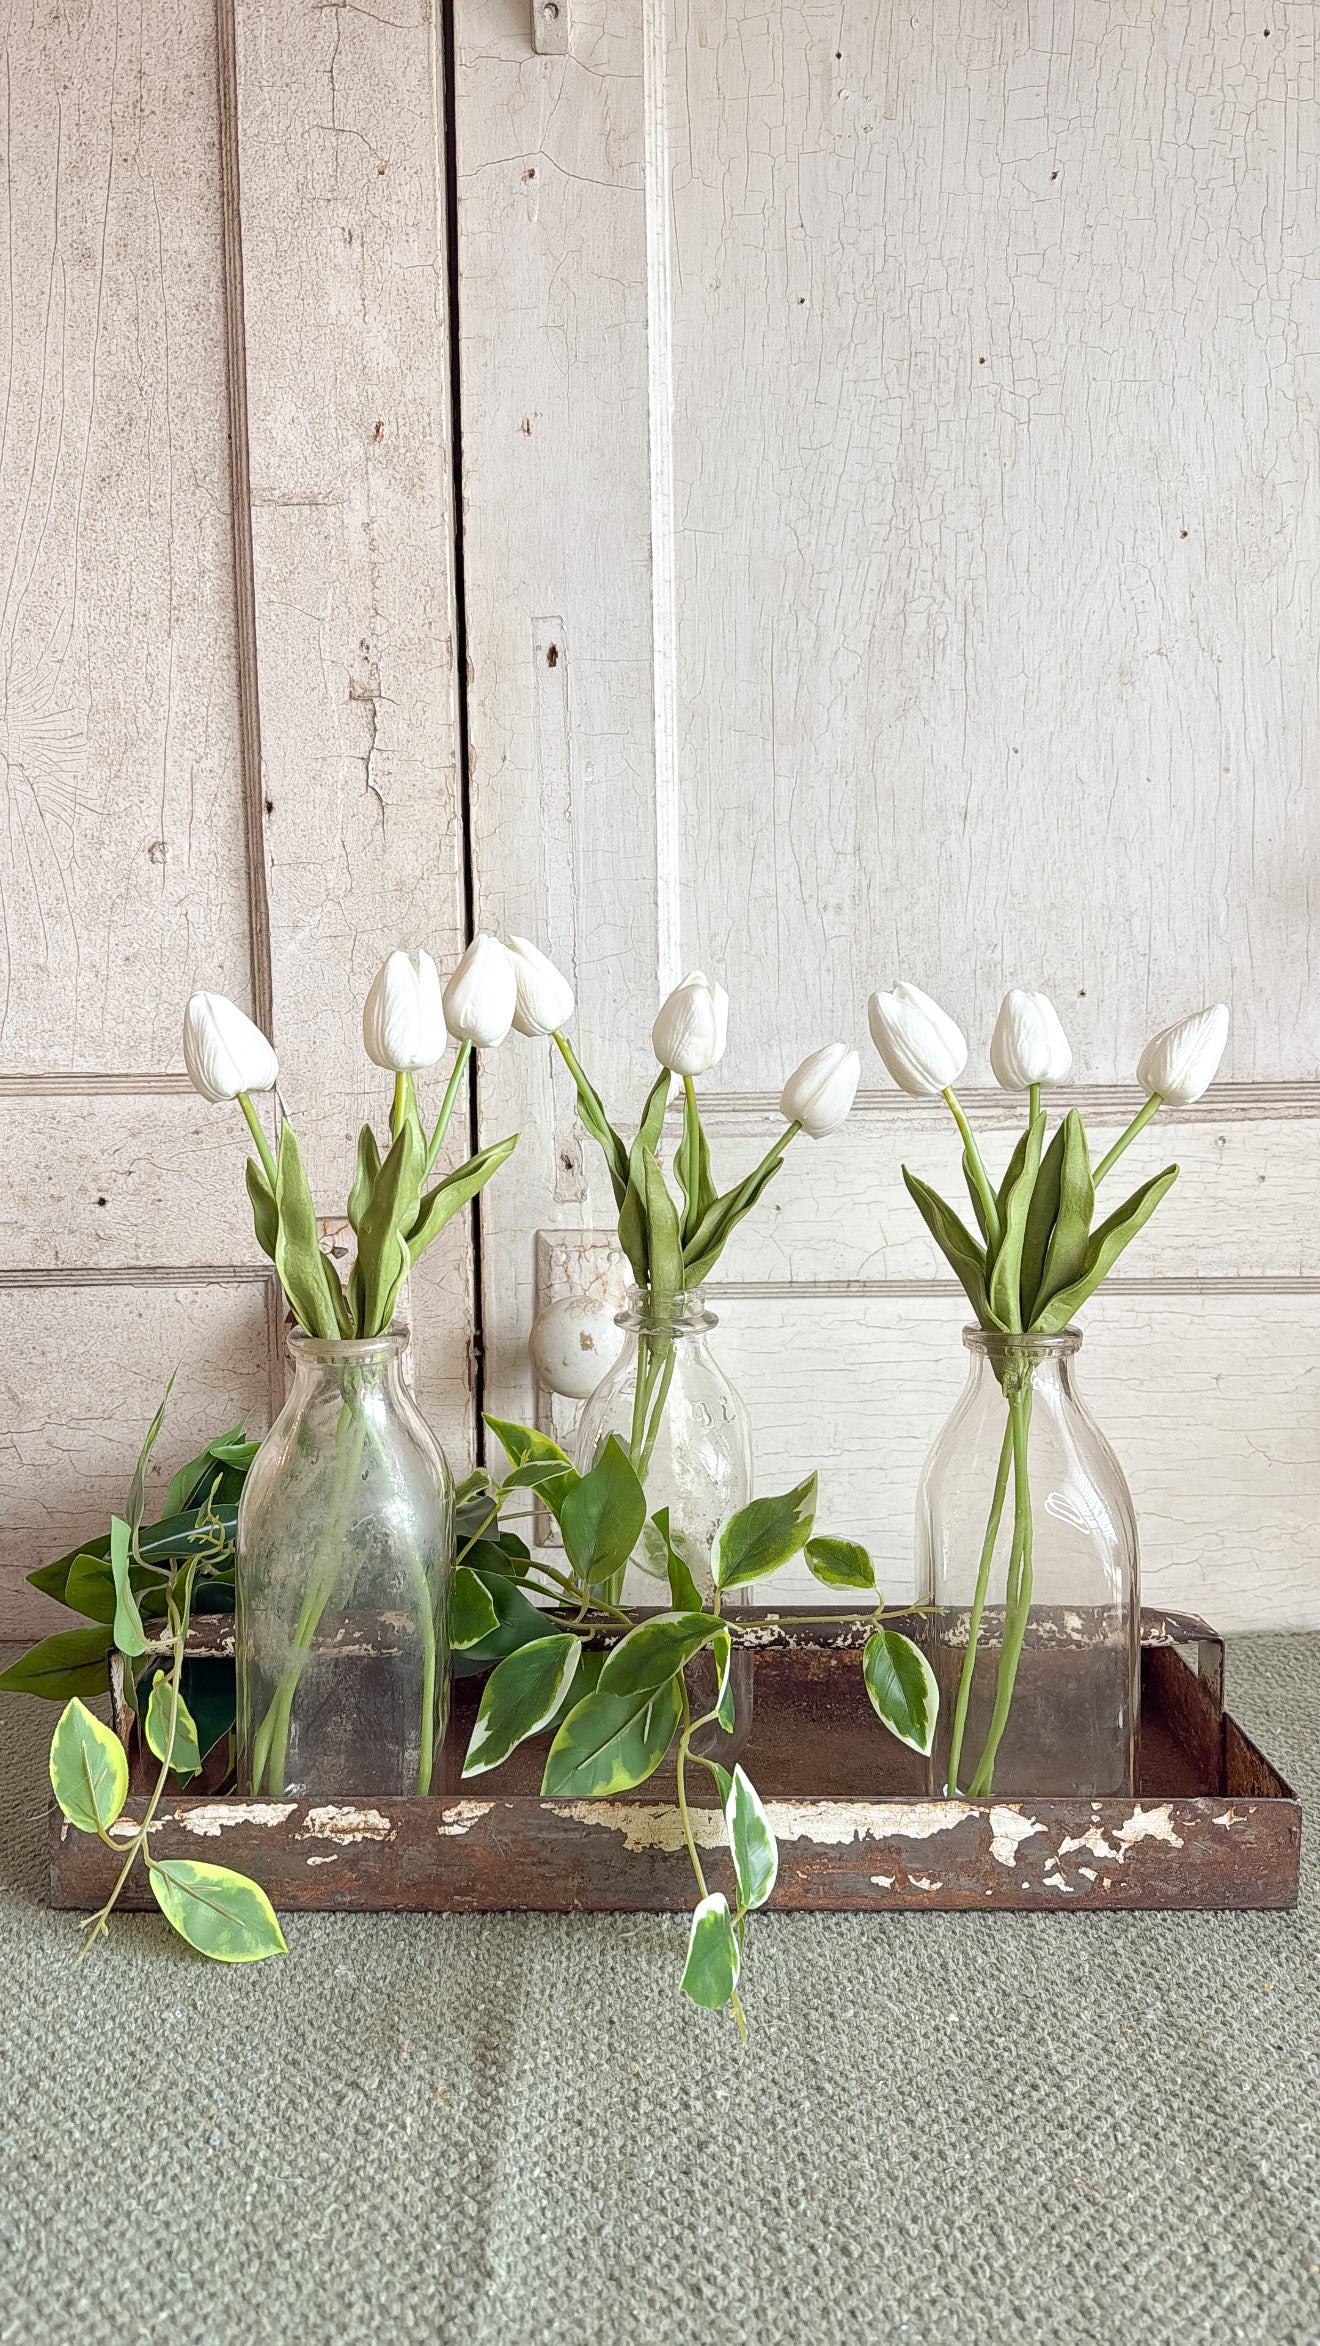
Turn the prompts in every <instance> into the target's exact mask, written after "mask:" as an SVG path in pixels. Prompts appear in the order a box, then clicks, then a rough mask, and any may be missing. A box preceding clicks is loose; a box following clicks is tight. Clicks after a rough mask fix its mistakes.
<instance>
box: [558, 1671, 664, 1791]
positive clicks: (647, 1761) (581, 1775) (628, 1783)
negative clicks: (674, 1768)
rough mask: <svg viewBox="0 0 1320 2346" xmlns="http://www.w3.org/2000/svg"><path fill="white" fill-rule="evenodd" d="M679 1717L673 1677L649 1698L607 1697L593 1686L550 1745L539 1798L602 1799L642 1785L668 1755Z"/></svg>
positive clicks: (644, 1694)
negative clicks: (592, 1690) (593, 1690)
mask: <svg viewBox="0 0 1320 2346" xmlns="http://www.w3.org/2000/svg"><path fill="white" fill-rule="evenodd" d="M682 1715H683V1700H682V1695H681V1693H680V1690H679V1681H678V1679H677V1678H670V1679H667V1680H666V1682H665V1684H664V1685H663V1686H661V1687H660V1688H659V1689H658V1691H657V1692H655V1693H654V1694H650V1693H643V1694H609V1693H607V1692H606V1691H605V1690H604V1688H602V1687H598V1688H597V1689H596V1691H595V1693H593V1694H587V1695H584V1696H583V1698H582V1700H581V1702H579V1703H575V1704H574V1706H573V1708H572V1710H571V1711H570V1712H569V1714H568V1717H567V1718H566V1719H565V1721H564V1724H563V1726H562V1727H561V1728H560V1730H559V1733H558V1734H557V1735H556V1737H555V1739H554V1742H553V1743H552V1744H551V1746H550V1753H549V1757H548V1758H547V1760H546V1763H545V1774H544V1776H543V1777H542V1779H541V1796H542V1798H543V1799H545V1800H574V1799H599V1798H607V1797H608V1796H609V1795H610V1794H611V1793H615V1792H627V1791H630V1790H631V1788H632V1786H633V1785H634V1784H642V1783H644V1782H645V1780H646V1778H647V1777H648V1776H652V1775H654V1773H655V1771H656V1769H657V1768H658V1767H659V1765H660V1762H661V1761H662V1759H663V1758H664V1756H665V1754H666V1752H667V1751H668V1749H669V1746H670V1744H671V1743H672V1742H673V1740H674V1735H675V1732H676V1730H677V1728H678V1724H679V1721H680V1719H681V1718H682Z"/></svg>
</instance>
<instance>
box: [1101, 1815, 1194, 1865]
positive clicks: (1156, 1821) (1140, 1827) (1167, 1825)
mask: <svg viewBox="0 0 1320 2346" xmlns="http://www.w3.org/2000/svg"><path fill="white" fill-rule="evenodd" d="M1114 1839H1115V1840H1116V1841H1121V1842H1122V1844H1123V1849H1124V1851H1125V1852H1126V1851H1127V1850H1129V1849H1130V1848H1131V1847H1132V1845H1133V1843H1134V1842H1136V1841H1167V1843H1168V1845H1169V1847H1170V1849H1181V1848H1182V1835H1181V1833H1175V1831H1174V1829H1173V1820H1172V1818H1171V1816H1170V1814H1169V1803H1168V1801H1167V1800H1166V1801H1165V1802H1164V1803H1163V1805H1162V1806H1161V1807H1159V1808H1134V1809H1133V1811H1132V1814H1131V1816H1130V1817H1128V1818H1126V1819H1125V1821H1124V1822H1123V1823H1122V1824H1121V1825H1120V1826H1119V1827H1118V1830H1117V1831H1116V1833H1115V1835H1114ZM1122 1862H1123V1860H1122V1857H1120V1858H1119V1864H1120V1865H1121V1864H1122Z"/></svg>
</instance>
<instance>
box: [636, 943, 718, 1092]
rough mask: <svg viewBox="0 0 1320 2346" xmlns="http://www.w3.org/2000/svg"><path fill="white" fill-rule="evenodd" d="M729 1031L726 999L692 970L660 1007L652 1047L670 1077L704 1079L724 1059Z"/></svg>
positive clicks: (698, 973) (699, 974)
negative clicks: (668, 1071) (703, 1076)
mask: <svg viewBox="0 0 1320 2346" xmlns="http://www.w3.org/2000/svg"><path fill="white" fill-rule="evenodd" d="M728 1030H729V997H728V995H727V994H726V993H725V991H724V988H723V986H716V985H712V984H711V982H710V979H709V978H708V977H707V976H706V973H705V971H704V970H700V969H694V970H693V972H692V974H691V976H690V977H685V978H684V980H683V983H682V985H681V986H675V988H674V991H673V993H672V994H670V995H669V997H668V998H667V1000H666V1001H664V1002H662V1004H661V1006H660V1015H659V1017H658V1018H657V1019H656V1022H655V1025H654V1026H653V1027H652V1029H651V1043H652V1047H653V1049H654V1051H655V1055H656V1058H657V1059H658V1060H659V1062H660V1064H661V1066H662V1067H667V1068H668V1069H669V1070H670V1072H671V1074H673V1075H705V1074H707V1073H708V1072H709V1070H710V1069H711V1068H712V1067H715V1066H717V1065H718V1064H719V1061H720V1060H721V1059H722V1058H723V1057H724V1045H725V1041H726V1039H727V1036H728Z"/></svg>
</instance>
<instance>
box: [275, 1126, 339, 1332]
mask: <svg viewBox="0 0 1320 2346" xmlns="http://www.w3.org/2000/svg"><path fill="white" fill-rule="evenodd" d="M275 1203H276V1207H277V1209H278V1213H279V1229H278V1231H277V1234H276V1239H275V1268H276V1270H277V1271H278V1273H279V1278H280V1285H281V1286H282V1287H283V1289H284V1292H285V1295H286V1296H287V1297H288V1301H289V1308H290V1310H291V1311H292V1313H293V1316H294V1318H295V1319H296V1320H297V1322H298V1325H299V1327H301V1328H303V1329H305V1330H306V1332H307V1334H308V1335H309V1336H323V1337H329V1338H332V1339H333V1338H334V1337H337V1336H351V1335H352V1334H353V1333H354V1330H353V1326H352V1323H351V1321H350V1318H349V1311H348V1305H347V1303H346V1302H345V1301H344V1291H343V1288H342V1287H341V1286H340V1284H339V1274H338V1272H337V1271H336V1269H335V1267H334V1264H333V1263H332V1262H331V1261H330V1260H329V1258H328V1256H326V1255H324V1254H323V1253H322V1251H321V1241H320V1234H319V1231H318V1229H317V1222H316V1209H315V1207H314V1206H313V1204H312V1193H311V1191H310V1189H309V1188H308V1186H307V1175H306V1173H305V1172H304V1171H303V1161H302V1153H301V1151H300V1149H299V1147H298V1137H297V1134H296V1133H295V1131H294V1129H293V1126H292V1125H291V1124H290V1123H289V1122H288V1120H287V1118H286V1120H285V1122H284V1123H283V1124H282V1125H281V1127H280V1146H279V1155H278V1157H277V1159H276V1165H275Z"/></svg>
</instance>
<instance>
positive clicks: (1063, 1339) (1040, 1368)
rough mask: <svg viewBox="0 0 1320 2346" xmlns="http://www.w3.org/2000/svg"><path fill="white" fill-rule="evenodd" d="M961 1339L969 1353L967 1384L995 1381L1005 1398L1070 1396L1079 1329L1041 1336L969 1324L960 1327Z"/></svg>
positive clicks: (981, 1385) (977, 1385)
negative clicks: (1019, 1395)
mask: <svg viewBox="0 0 1320 2346" xmlns="http://www.w3.org/2000/svg"><path fill="white" fill-rule="evenodd" d="M963 1342H964V1344H965V1345H966V1347H967V1350H968V1352H969V1353H970V1355H971V1359H970V1361H969V1363H968V1371H969V1374H968V1384H969V1387H970V1388H972V1389H976V1388H979V1387H983V1386H986V1385H989V1386H990V1387H991V1388H992V1389H993V1387H994V1386H996V1385H997V1386H998V1388H999V1390H1000V1391H1001V1392H1002V1393H1003V1395H1004V1397H1005V1399H1006V1400H1011V1399H1012V1398H1013V1397H1014V1395H1015V1394H1018V1393H1025V1392H1032V1393H1039V1394H1048V1393H1050V1392H1054V1393H1058V1394H1060V1395H1062V1396H1063V1397H1064V1398H1065V1399H1067V1400H1071V1399H1072V1398H1073V1382H1072V1363H1073V1360H1074V1357H1075V1355H1076V1354H1077V1353H1078V1352H1079V1351H1080V1349H1081V1342H1082V1338H1081V1331H1080V1330H1079V1329H1077V1328H1064V1329H1063V1330H1062V1331H1061V1332H1060V1333H1059V1334H1058V1335H1057V1336H1042V1335H1037V1334H1035V1333H1030V1332H1029V1333H1027V1334H1025V1335H1016V1334H1013V1333H1011V1332H1002V1333H1001V1332H1000V1331H999V1330H998V1329H990V1328H981V1327H971V1328H964V1330H963Z"/></svg>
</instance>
